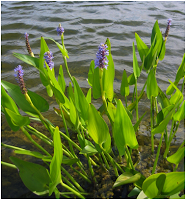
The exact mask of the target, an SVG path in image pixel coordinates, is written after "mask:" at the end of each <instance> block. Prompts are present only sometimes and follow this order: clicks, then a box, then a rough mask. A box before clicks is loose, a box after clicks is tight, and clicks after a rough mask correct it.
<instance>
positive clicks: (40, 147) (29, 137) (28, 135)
mask: <svg viewBox="0 0 186 200" xmlns="http://www.w3.org/2000/svg"><path fill="white" fill-rule="evenodd" d="M21 130H22V131H23V133H24V134H25V135H26V137H27V138H28V139H29V140H30V141H31V142H32V143H33V144H34V145H35V146H36V147H37V148H39V149H40V150H41V151H43V152H44V153H45V154H46V155H48V156H51V155H50V154H49V153H48V152H47V151H46V150H45V149H44V148H43V147H42V146H40V145H39V144H38V143H37V142H35V141H34V140H33V139H32V137H31V136H30V134H29V133H28V132H27V131H26V129H25V128H24V127H23V126H21Z"/></svg>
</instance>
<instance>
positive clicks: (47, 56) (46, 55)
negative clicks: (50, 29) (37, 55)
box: [44, 51, 54, 70]
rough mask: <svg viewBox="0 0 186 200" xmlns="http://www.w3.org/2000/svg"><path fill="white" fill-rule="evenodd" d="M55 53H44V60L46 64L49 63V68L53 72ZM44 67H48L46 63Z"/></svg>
mask: <svg viewBox="0 0 186 200" xmlns="http://www.w3.org/2000/svg"><path fill="white" fill-rule="evenodd" d="M53 58H54V57H53V53H52V52H49V51H48V52H46V53H44V59H45V62H46V63H47V65H48V66H49V68H50V69H51V70H52V68H53V67H54V62H53V61H52V59H53ZM44 66H45V67H46V65H45V63H44Z"/></svg>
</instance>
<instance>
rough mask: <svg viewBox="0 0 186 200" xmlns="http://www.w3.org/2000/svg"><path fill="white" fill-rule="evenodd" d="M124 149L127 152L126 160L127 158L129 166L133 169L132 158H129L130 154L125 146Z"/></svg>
mask: <svg viewBox="0 0 186 200" xmlns="http://www.w3.org/2000/svg"><path fill="white" fill-rule="evenodd" d="M125 149H126V153H127V156H128V160H129V163H130V166H131V168H132V169H133V170H135V169H134V165H133V163H132V159H131V155H130V152H129V149H128V147H127V146H126V147H125Z"/></svg>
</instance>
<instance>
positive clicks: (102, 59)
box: [95, 43, 109, 69]
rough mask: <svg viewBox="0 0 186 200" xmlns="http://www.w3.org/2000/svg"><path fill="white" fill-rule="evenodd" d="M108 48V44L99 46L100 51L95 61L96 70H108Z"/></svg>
mask: <svg viewBox="0 0 186 200" xmlns="http://www.w3.org/2000/svg"><path fill="white" fill-rule="evenodd" d="M107 48H108V46H107V45H106V44H103V43H101V44H100V45H99V49H98V51H97V53H96V57H97V59H96V60H95V68H96V67H99V68H102V69H103V68H105V69H107V67H108V59H107V57H106V55H109V51H108V50H107Z"/></svg>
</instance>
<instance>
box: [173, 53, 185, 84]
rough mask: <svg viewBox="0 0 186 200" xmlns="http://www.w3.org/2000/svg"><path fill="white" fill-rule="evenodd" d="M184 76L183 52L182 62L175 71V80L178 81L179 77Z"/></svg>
mask: <svg viewBox="0 0 186 200" xmlns="http://www.w3.org/2000/svg"><path fill="white" fill-rule="evenodd" d="M184 76H185V53H184V55H183V59H182V62H181V64H180V66H179V68H178V71H177V73H176V79H175V81H176V82H179V81H180V79H182V78H183V77H184Z"/></svg>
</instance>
